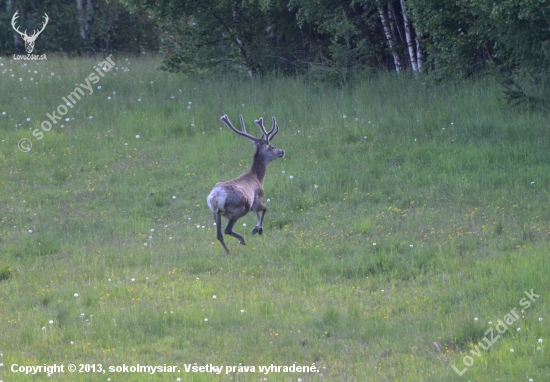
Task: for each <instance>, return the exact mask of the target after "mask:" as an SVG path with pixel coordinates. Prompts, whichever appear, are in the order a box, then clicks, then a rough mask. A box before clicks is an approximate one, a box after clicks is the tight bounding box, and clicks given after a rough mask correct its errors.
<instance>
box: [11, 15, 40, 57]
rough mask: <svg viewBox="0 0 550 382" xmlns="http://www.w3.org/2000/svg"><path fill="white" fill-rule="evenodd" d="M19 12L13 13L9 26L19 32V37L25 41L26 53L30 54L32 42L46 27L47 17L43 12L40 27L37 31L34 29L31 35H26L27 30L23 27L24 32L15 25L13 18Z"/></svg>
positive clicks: (32, 47) (32, 48)
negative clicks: (42, 20) (42, 21)
mask: <svg viewBox="0 0 550 382" xmlns="http://www.w3.org/2000/svg"><path fill="white" fill-rule="evenodd" d="M18 13H19V11H17V12H15V14H14V15H13V17H12V19H11V26H12V27H13V29H14V30H15V31H16V32H17V33H19V35H20V36H21V38H22V39H23V41H25V50H26V51H27V53H28V54H31V53H32V51H33V50H34V42H35V41H36V39H37V38H38V36H39V35H40V33H42V31H43V30H44V28H46V25H47V24H48V20H49V17H48V15H47V14H46V13H44V23H43V24H42V29H40V30H39V31H37V30H34V33H33V34H32V36H28V35H27V30H26V29H25V32H21V31H20V30H19V29H18V28H17V26H16V25H15V20H16V19H17V18H18V17H19V16H18V15H17V14H18Z"/></svg>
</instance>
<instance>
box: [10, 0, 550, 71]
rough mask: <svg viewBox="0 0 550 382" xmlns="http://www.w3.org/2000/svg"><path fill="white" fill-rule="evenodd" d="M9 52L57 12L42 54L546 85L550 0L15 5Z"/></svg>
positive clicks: (177, 66) (197, 67)
mask: <svg viewBox="0 0 550 382" xmlns="http://www.w3.org/2000/svg"><path fill="white" fill-rule="evenodd" d="M2 7H3V9H1V11H2V16H1V17H0V25H2V28H1V29H2V30H1V31H0V38H1V40H0V41H2V42H3V45H2V47H1V50H2V53H4V54H9V53H12V52H17V51H21V50H22V46H21V42H18V41H17V36H16V35H15V34H14V30H13V29H12V27H11V25H10V20H11V17H12V15H13V13H14V12H15V11H17V10H19V13H20V15H21V23H22V24H23V29H24V28H25V27H28V28H30V29H32V28H33V27H34V28H37V25H39V23H40V20H41V17H42V14H43V13H44V12H46V13H48V15H49V17H50V25H48V33H45V34H44V36H41V37H40V46H41V48H42V49H43V50H46V51H52V52H65V53H69V54H87V53H98V52H115V51H126V52H136V53H139V52H142V51H157V52H160V53H161V54H162V56H163V59H164V64H163V67H164V68H165V69H167V70H170V71H175V72H185V73H206V72H224V73H226V72H228V71H235V72H241V73H243V74H245V75H248V76H251V77H255V76H259V75H263V74H266V73H270V72H277V73H283V74H294V73H309V74H312V75H317V76H321V77H325V78H334V79H337V80H339V81H345V80H346V78H347V77H349V76H353V75H354V74H355V73H358V72H361V73H364V72H365V71H377V70H393V71H397V72H406V71H410V72H414V73H420V72H431V73H436V74H437V75H438V76H440V77H447V76H457V75H458V76H468V75H472V74H475V73H479V72H482V71H485V70H499V71H501V70H503V71H508V72H514V71H515V72H523V73H528V74H530V75H532V76H535V77H536V76H538V77H545V78H548V71H549V69H548V68H549V67H550V65H549V64H550V0H521V1H518V0H491V1H489V0H238V1H236V0H160V1H152V0H119V1H118V2H116V1H110V2H108V1H105V0H76V1H68V0H46V1H40V2H39V1H36V0H27V1H17V0H7V1H5V2H4V4H3V5H2Z"/></svg>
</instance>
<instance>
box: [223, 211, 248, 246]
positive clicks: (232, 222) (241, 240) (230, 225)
mask: <svg viewBox="0 0 550 382" xmlns="http://www.w3.org/2000/svg"><path fill="white" fill-rule="evenodd" d="M237 220H239V218H238V217H237V218H236V217H235V216H231V218H229V223H227V227H225V230H224V231H223V232H224V233H225V234H226V235H231V236H233V237H236V238H237V239H239V244H242V245H246V243H245V242H244V237H242V236H241V235H239V234H238V233H235V232H233V226H234V225H235V223H236V222H237Z"/></svg>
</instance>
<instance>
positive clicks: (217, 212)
mask: <svg viewBox="0 0 550 382" xmlns="http://www.w3.org/2000/svg"><path fill="white" fill-rule="evenodd" d="M240 119H241V126H242V130H237V129H236V128H235V127H234V126H233V125H232V124H231V122H230V121H229V118H228V117H227V115H224V116H223V117H221V120H222V121H223V122H224V123H225V124H226V125H227V126H228V127H229V128H230V129H231V130H232V131H233V132H235V133H237V134H239V135H242V136H243V137H246V138H248V139H250V140H251V141H252V142H253V144H254V147H255V148H256V153H255V154H254V161H253V162H252V167H251V168H250V171H248V172H247V173H244V174H242V175H241V176H239V177H238V178H235V179H231V180H228V181H226V182H220V183H216V185H215V186H214V188H213V189H212V191H211V192H210V195H208V198H207V199H206V201H207V202H208V207H210V211H212V215H213V216H214V221H215V222H216V229H217V231H218V240H219V241H220V243H222V245H223V248H224V249H225V251H226V252H227V253H229V249H227V246H226V245H225V243H224V241H223V235H222V225H221V217H222V216H224V217H226V218H227V219H229V223H228V224H227V226H226V227H225V230H224V231H223V232H224V233H225V234H226V235H231V236H233V237H236V238H237V239H238V240H239V243H240V244H242V245H245V242H244V238H243V237H242V236H241V235H239V234H237V233H235V232H233V226H234V225H235V222H236V221H237V220H239V218H241V217H243V216H244V215H246V214H247V213H248V211H250V210H252V211H254V212H256V216H257V217H258V223H257V224H256V227H254V229H253V230H252V234H253V235H254V234H255V233H259V234H260V235H261V234H262V232H263V226H262V224H263V220H264V216H265V213H266V211H267V208H266V207H265V205H263V204H262V198H263V197H264V187H263V184H264V176H265V170H266V167H267V164H268V163H269V162H271V161H272V160H274V159H277V158H282V157H284V156H285V150H281V149H278V148H276V147H274V146H272V145H271V144H270V142H271V140H272V139H273V138H274V137H275V135H277V133H278V132H279V126H278V125H277V121H276V120H275V117H273V126H272V128H271V130H269V131H266V130H265V127H264V122H263V119H262V118H260V119H258V120H257V121H254V123H255V124H256V125H258V126H259V127H260V130H261V131H262V137H261V138H257V137H254V136H252V135H250V134H248V133H247V132H246V128H245V126H244V120H243V116H242V115H241V116H240ZM260 212H261V215H260Z"/></svg>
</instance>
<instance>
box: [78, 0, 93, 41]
mask: <svg viewBox="0 0 550 382" xmlns="http://www.w3.org/2000/svg"><path fill="white" fill-rule="evenodd" d="M76 9H77V10H78V26H79V31H80V37H82V40H84V41H88V38H89V37H90V29H91V28H90V27H91V25H92V14H93V4H92V0H87V1H86V9H84V0H76Z"/></svg>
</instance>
